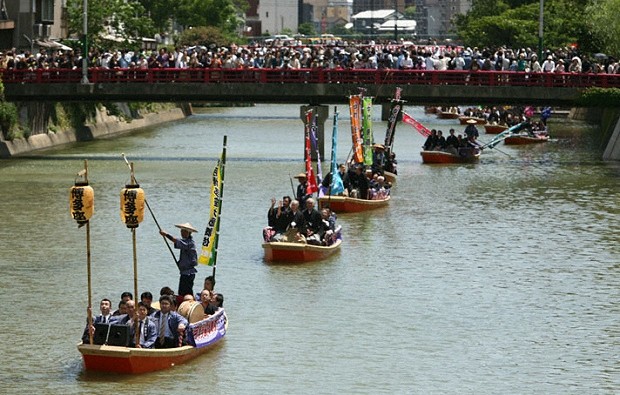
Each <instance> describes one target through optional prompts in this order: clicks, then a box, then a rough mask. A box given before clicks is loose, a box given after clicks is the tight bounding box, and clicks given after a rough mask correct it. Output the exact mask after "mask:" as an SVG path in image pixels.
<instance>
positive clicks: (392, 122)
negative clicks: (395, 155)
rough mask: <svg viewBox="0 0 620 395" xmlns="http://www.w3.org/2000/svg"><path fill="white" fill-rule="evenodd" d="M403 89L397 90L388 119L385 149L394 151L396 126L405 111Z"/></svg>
mask: <svg viewBox="0 0 620 395" xmlns="http://www.w3.org/2000/svg"><path fill="white" fill-rule="evenodd" d="M401 90H402V89H401V88H396V94H395V95H394V100H392V103H391V104H390V116H389V118H388V126H387V130H386V131H385V141H384V144H385V148H386V149H388V150H389V151H392V145H393V144H394V134H395V133H396V124H397V123H398V116H399V114H400V112H401V111H402V109H403V102H402V100H400V91H401Z"/></svg>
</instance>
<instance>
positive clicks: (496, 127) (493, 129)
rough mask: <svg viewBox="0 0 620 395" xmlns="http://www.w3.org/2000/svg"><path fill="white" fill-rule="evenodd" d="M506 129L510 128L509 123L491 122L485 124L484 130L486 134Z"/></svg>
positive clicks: (497, 132)
mask: <svg viewBox="0 0 620 395" xmlns="http://www.w3.org/2000/svg"><path fill="white" fill-rule="evenodd" d="M506 129H508V125H497V124H490V123H487V124H485V125H484V131H485V132H486V134H500V133H501V132H503V131H504V130H506Z"/></svg>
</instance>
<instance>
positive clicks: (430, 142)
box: [422, 129, 437, 151]
mask: <svg viewBox="0 0 620 395" xmlns="http://www.w3.org/2000/svg"><path fill="white" fill-rule="evenodd" d="M436 145H437V130H435V129H432V130H431V134H430V135H429V136H428V137H427V138H426V141H425V142H424V145H423V146H422V148H423V149H424V151H432V150H433V149H434V148H435V146H436Z"/></svg>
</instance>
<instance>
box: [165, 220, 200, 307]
mask: <svg viewBox="0 0 620 395" xmlns="http://www.w3.org/2000/svg"><path fill="white" fill-rule="evenodd" d="M174 226H176V227H177V228H179V229H181V238H180V239H178V238H176V237H174V236H172V235H171V234H169V233H166V231H164V230H163V229H162V230H160V231H159V234H160V235H162V236H164V237H165V238H167V239H168V240H170V241H172V242H173V243H174V248H176V249H178V250H181V253H180V254H179V261H178V262H177V266H178V268H179V274H180V277H179V295H180V296H185V295H192V296H193V295H194V290H193V288H194V278H195V277H196V273H197V272H198V270H196V266H197V265H198V253H197V252H196V244H195V243H194V239H192V233H195V232H198V231H197V230H196V228H194V227H193V226H192V224H190V223H189V222H186V223H184V224H178V225H174Z"/></svg>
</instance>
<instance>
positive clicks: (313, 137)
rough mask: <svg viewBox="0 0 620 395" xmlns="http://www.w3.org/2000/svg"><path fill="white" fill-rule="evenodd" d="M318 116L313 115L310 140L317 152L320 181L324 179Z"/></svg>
mask: <svg viewBox="0 0 620 395" xmlns="http://www.w3.org/2000/svg"><path fill="white" fill-rule="evenodd" d="M318 129H319V127H318V126H317V116H316V115H315V116H314V117H312V125H311V126H310V141H311V142H312V148H313V149H314V151H315V152H316V173H317V175H318V176H319V183H321V182H322V181H323V171H322V170H321V152H320V151H319V144H318V139H317V135H316V133H317V130H318Z"/></svg>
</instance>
